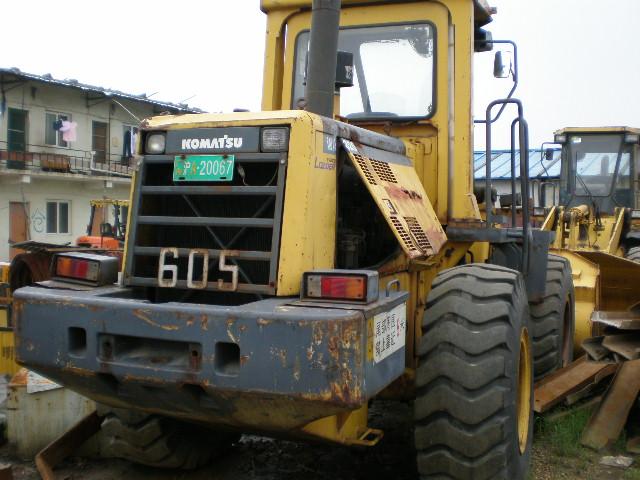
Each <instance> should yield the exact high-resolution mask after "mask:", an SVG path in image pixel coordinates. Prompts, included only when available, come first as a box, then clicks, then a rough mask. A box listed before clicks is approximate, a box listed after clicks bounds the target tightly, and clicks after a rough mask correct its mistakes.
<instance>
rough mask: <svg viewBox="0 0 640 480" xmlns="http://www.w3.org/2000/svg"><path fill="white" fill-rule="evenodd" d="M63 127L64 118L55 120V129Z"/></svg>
mask: <svg viewBox="0 0 640 480" xmlns="http://www.w3.org/2000/svg"><path fill="white" fill-rule="evenodd" d="M61 128H62V120H56V121H55V122H53V129H54V130H56V131H57V130H60V129H61Z"/></svg>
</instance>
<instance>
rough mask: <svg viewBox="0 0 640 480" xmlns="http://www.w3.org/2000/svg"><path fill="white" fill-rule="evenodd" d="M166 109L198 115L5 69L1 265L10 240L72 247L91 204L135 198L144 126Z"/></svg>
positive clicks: (0, 100) (0, 119)
mask: <svg viewBox="0 0 640 480" xmlns="http://www.w3.org/2000/svg"><path fill="white" fill-rule="evenodd" d="M163 112H169V113H191V112H199V110H198V109H194V108H190V107H189V106H188V105H185V104H180V105H176V104H172V103H167V102H160V101H156V100H152V99H150V98H147V97H146V96H145V95H144V94H143V95H131V94H127V93H123V92H120V91H115V90H109V89H105V88H102V87H96V86H92V85H86V84H82V83H79V82H78V81H77V80H56V79H54V78H52V77H51V75H42V76H40V75H33V74H29V73H24V72H21V71H20V70H18V69H15V68H12V69H3V68H0V261H6V260H8V259H10V257H11V255H12V253H14V252H10V246H9V245H10V243H15V242H19V241H24V240H37V241H41V242H48V243H58V244H66V243H71V244H73V243H74V240H75V239H76V238H77V237H78V236H80V235H83V234H85V233H86V228H87V223H88V221H89V214H90V206H89V201H90V200H91V199H101V198H113V199H126V198H128V197H129V187H130V183H131V174H132V168H133V166H134V165H133V152H132V145H133V142H134V141H135V139H136V136H137V126H138V124H139V123H140V120H141V119H143V118H145V117H150V116H152V115H157V114H160V113H163ZM103 221H104V222H110V221H112V219H110V218H109V217H107V218H105V219H104V220H103Z"/></svg>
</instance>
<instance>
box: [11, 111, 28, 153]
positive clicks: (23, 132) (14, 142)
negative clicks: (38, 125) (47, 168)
mask: <svg viewBox="0 0 640 480" xmlns="http://www.w3.org/2000/svg"><path fill="white" fill-rule="evenodd" d="M27 113H28V112H27V111H26V110H19V109H17V108H10V109H9V112H8V121H7V146H8V150H9V151H10V152H26V151H27Z"/></svg>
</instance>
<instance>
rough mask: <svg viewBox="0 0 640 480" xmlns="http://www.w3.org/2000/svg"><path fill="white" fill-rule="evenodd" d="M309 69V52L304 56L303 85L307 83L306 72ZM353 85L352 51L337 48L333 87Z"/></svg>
mask: <svg viewBox="0 0 640 480" xmlns="http://www.w3.org/2000/svg"><path fill="white" fill-rule="evenodd" d="M308 71H309V54H307V57H306V58H305V65H304V85H306V84H307V73H308ZM344 87H353V53H351V52H345V51H342V50H338V58H337V59H336V83H335V89H336V90H339V89H341V88H344Z"/></svg>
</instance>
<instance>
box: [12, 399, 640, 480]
mask: <svg viewBox="0 0 640 480" xmlns="http://www.w3.org/2000/svg"><path fill="white" fill-rule="evenodd" d="M410 419H411V408H410V405H408V404H399V403H392V402H376V403H374V405H373V407H372V409H371V422H370V423H371V425H372V426H374V427H378V428H382V429H384V431H385V436H384V438H383V439H382V440H381V442H380V443H379V444H378V445H377V446H376V447H373V448H363V449H349V448H340V447H329V446H326V445H311V444H306V443H297V442H289V441H283V440H272V439H267V438H263V437H255V436H243V437H242V439H241V441H240V442H239V443H238V444H237V445H236V446H235V447H234V448H233V449H232V450H231V452H229V453H228V454H227V455H226V456H225V457H224V458H221V459H219V460H218V461H217V462H215V463H214V464H212V465H210V466H208V467H205V468H202V469H200V470H196V471H193V472H176V471H166V470H157V469H153V468H147V467H142V466H138V465H133V464H131V463H128V462H126V461H122V460H113V459H110V460H87V459H77V458H76V459H71V460H70V461H68V462H67V463H66V464H64V465H63V466H61V468H59V469H57V470H56V472H57V476H58V479H64V480H134V479H135V480H170V479H172V480H173V479H175V480H178V479H180V480H183V479H185V480H205V479H206V480H282V479H287V480H321V479H322V480H327V479H330V480H361V479H362V480H365V479H366V480H378V479H379V480H382V479H384V480H390V479H393V480H417V474H416V470H415V466H414V463H415V460H414V453H413V451H412V447H411V443H412V442H411V439H410V435H411V433H410V425H409V424H408V422H410ZM602 455H604V454H603V453H595V452H591V451H588V450H586V449H580V450H577V451H576V452H575V453H573V454H571V455H568V456H564V457H563V456H559V455H557V453H554V448H552V447H551V445H550V444H549V438H548V437H546V436H544V435H542V434H539V435H538V437H537V438H536V440H535V442H534V449H533V465H532V472H531V475H530V478H531V479H535V480H556V479H562V480H603V479H612V480H616V479H619V480H640V470H639V469H636V468H631V469H627V470H624V469H617V468H606V467H603V466H600V465H598V462H599V460H600V458H601V456H602ZM0 461H2V462H6V463H12V464H13V473H14V478H15V480H36V479H39V478H40V477H39V475H38V473H37V471H36V469H35V466H34V465H33V463H32V462H16V461H15V460H13V459H12V458H11V457H9V456H8V455H7V452H6V448H5V449H4V450H2V449H0ZM638 461H640V460H638Z"/></svg>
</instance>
